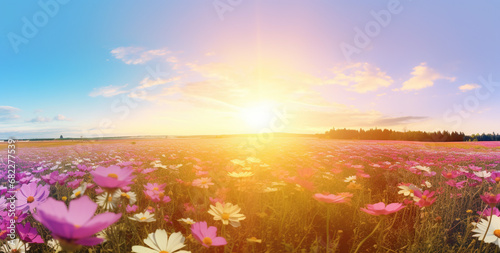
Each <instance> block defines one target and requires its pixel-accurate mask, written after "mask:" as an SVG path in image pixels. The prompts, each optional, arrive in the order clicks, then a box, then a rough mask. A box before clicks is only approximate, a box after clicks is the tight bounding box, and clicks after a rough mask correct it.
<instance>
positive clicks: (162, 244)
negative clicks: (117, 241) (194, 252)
mask: <svg viewBox="0 0 500 253" xmlns="http://www.w3.org/2000/svg"><path fill="white" fill-rule="evenodd" d="M184 240H186V238H184V236H182V234H181V233H180V232H176V233H172V234H171V235H170V238H169V237H168V234H167V231H165V230H163V229H157V230H156V232H154V233H151V234H149V235H148V238H146V239H144V243H145V244H146V245H148V246H149V247H150V248H147V247H144V246H137V245H136V246H133V247H132V252H136V253H160V252H161V253H164V252H168V253H191V251H187V250H180V249H182V248H184V247H185V246H186V245H185V244H184Z"/></svg>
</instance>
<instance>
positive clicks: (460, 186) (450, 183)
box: [445, 179, 467, 189]
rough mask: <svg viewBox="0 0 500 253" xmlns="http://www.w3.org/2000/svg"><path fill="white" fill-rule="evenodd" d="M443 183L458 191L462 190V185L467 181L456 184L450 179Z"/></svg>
mask: <svg viewBox="0 0 500 253" xmlns="http://www.w3.org/2000/svg"><path fill="white" fill-rule="evenodd" d="M445 183H446V184H447V185H449V186H451V187H456V188H458V189H462V188H464V184H465V183H467V180H464V181H460V182H457V181H455V180H453V179H450V180H448V181H446V182H445Z"/></svg>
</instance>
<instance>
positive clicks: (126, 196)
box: [122, 193, 130, 199]
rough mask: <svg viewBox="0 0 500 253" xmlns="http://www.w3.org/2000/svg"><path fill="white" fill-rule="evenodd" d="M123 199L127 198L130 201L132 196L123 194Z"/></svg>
mask: <svg viewBox="0 0 500 253" xmlns="http://www.w3.org/2000/svg"><path fill="white" fill-rule="evenodd" d="M122 197H124V198H127V199H130V195H128V194H126V193H122Z"/></svg>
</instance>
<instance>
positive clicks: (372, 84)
mask: <svg viewBox="0 0 500 253" xmlns="http://www.w3.org/2000/svg"><path fill="white" fill-rule="evenodd" d="M333 72H334V74H335V77H334V78H333V79H331V80H328V81H327V83H329V84H338V85H342V86H348V87H349V88H348V89H349V90H351V91H355V92H358V93H366V92H369V91H375V90H378V89H380V88H384V87H389V86H390V85H391V84H392V83H393V80H392V78H391V77H390V76H388V75H387V74H386V73H385V72H382V71H381V70H380V68H378V67H375V66H373V65H371V64H369V63H366V62H365V63H354V64H351V65H348V66H345V67H336V68H334V69H333Z"/></svg>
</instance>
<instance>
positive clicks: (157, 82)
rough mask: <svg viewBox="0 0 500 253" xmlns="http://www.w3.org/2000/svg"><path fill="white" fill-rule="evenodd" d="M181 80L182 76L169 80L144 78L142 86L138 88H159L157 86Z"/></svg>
mask: <svg viewBox="0 0 500 253" xmlns="http://www.w3.org/2000/svg"><path fill="white" fill-rule="evenodd" d="M179 79H180V76H176V77H172V78H169V79H163V78H157V79H153V80H152V79H150V78H149V77H146V78H144V79H143V80H142V81H141V83H140V84H141V85H140V86H138V87H137V88H138V89H144V88H150V87H153V86H157V85H162V84H167V83H171V82H174V81H178V80H179Z"/></svg>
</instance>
